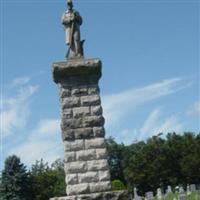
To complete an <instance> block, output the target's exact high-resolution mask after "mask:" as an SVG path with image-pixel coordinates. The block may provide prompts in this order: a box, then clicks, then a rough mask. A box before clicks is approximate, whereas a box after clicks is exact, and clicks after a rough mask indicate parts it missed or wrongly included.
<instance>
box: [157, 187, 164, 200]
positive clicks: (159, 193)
mask: <svg viewBox="0 0 200 200" xmlns="http://www.w3.org/2000/svg"><path fill="white" fill-rule="evenodd" d="M156 196H157V199H162V198H163V195H162V190H161V188H158V189H157V195H156Z"/></svg>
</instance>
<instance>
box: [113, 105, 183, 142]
mask: <svg viewBox="0 0 200 200" xmlns="http://www.w3.org/2000/svg"><path fill="white" fill-rule="evenodd" d="M182 130H183V124H182V123H180V122H179V118H178V117H177V116H174V115H172V116H168V117H166V118H165V117H163V115H162V112H161V110H160V109H159V108H156V109H154V110H153V111H152V112H151V113H150V114H149V116H148V117H147V119H146V120H145V121H144V124H143V125H142V126H141V127H140V128H132V129H124V130H122V131H120V132H119V135H118V136H117V138H116V139H117V140H118V142H124V143H125V144H131V143H134V142H137V141H141V140H146V139H148V138H150V137H152V136H154V135H157V134H159V133H163V134H164V135H166V134H167V133H169V132H176V133H180V132H181V131H182Z"/></svg>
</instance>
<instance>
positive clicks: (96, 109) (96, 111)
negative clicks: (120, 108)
mask: <svg viewBox="0 0 200 200" xmlns="http://www.w3.org/2000/svg"><path fill="white" fill-rule="evenodd" d="M102 112H103V109H102V107H101V106H100V105H98V106H91V115H102Z"/></svg>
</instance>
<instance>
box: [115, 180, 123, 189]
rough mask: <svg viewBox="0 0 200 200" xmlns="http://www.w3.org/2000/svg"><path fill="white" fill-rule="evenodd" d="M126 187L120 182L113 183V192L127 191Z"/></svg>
mask: <svg viewBox="0 0 200 200" xmlns="http://www.w3.org/2000/svg"><path fill="white" fill-rule="evenodd" d="M125 189H126V187H125V185H124V184H123V183H122V182H121V181H120V180H114V181H112V190H125Z"/></svg>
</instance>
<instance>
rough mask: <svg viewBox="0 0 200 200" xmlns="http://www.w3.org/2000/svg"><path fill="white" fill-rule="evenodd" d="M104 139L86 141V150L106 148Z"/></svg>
mask: <svg viewBox="0 0 200 200" xmlns="http://www.w3.org/2000/svg"><path fill="white" fill-rule="evenodd" d="M104 147H105V140H104V138H94V139H87V140H85V149H94V148H104Z"/></svg>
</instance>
